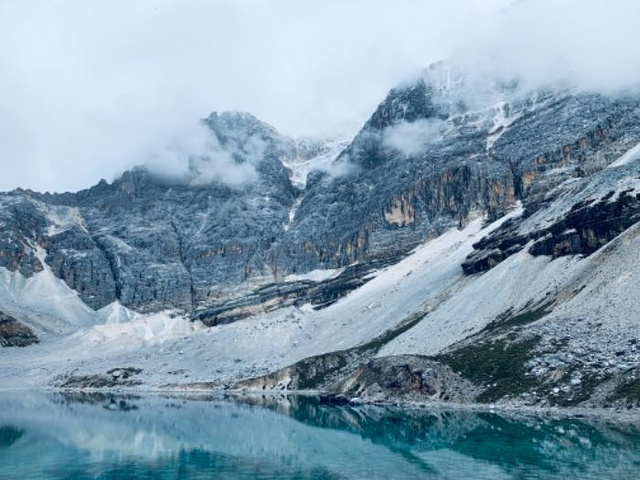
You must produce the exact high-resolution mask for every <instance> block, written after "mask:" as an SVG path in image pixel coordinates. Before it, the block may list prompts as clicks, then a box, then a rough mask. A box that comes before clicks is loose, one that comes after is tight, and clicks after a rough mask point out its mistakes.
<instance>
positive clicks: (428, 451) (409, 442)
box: [0, 394, 640, 480]
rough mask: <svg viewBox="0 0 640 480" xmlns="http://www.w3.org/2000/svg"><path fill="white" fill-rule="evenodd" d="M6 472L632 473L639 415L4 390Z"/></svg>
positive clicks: (277, 475)
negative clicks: (554, 415) (618, 419)
mask: <svg viewBox="0 0 640 480" xmlns="http://www.w3.org/2000/svg"><path fill="white" fill-rule="evenodd" d="M0 402H1V407H0V478H2V479H20V480H25V479H39V480H40V479H68V480H71V479H105V480H106V479H205V478H206V479H294V478H295V479H318V480H320V479H356V478H357V479H367V480H369V479H378V478H379V479H384V478H389V479H416V478H426V479H431V478H433V479H491V480H500V479H563V480H569V479H581V480H589V479H618V478H619V479H635V478H640V431H639V430H638V428H637V427H634V426H630V425H623V424H613V423H607V422H602V421H600V422H596V421H590V420H570V419H551V418H536V417H529V416H523V417H518V418H513V417H502V416H500V415H496V414H489V413H471V412H461V411H427V410H401V409H392V408H381V407H369V406H358V407H352V406H326V405H320V404H318V402H317V401H315V400H314V399H311V398H303V397H289V398H286V399H283V398H281V399H275V398H266V399H262V398H258V397H256V398H250V399H243V400H236V401H233V400H229V399H221V398H217V399H216V398H201V399H192V400H185V399H183V398H163V397H111V396H108V395H107V396H105V395H75V396H68V395H67V396H62V395H60V394H51V395H43V394H40V395H35V394H25V395H0Z"/></svg>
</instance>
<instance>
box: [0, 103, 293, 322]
mask: <svg viewBox="0 0 640 480" xmlns="http://www.w3.org/2000/svg"><path fill="white" fill-rule="evenodd" d="M205 122H206V124H207V125H208V126H209V127H210V128H211V129H212V130H213V131H214V132H215V135H216V136H217V140H218V141H219V143H220V144H221V145H223V146H225V145H228V144H231V143H233V145H232V147H233V149H232V151H233V155H234V159H235V160H236V161H237V162H238V163H242V162H249V161H253V162H255V165H254V166H255V169H256V171H257V179H256V180H255V181H254V182H251V183H250V184H247V185H244V186H242V187H230V186H225V185H222V184H220V183H205V184H198V183H197V182H196V183H189V182H186V181H185V180H184V179H179V181H178V180H176V179H169V178H160V177H157V176H154V175H153V174H152V173H150V172H149V171H147V170H145V169H134V170H132V171H129V172H126V173H125V174H124V175H122V177H120V178H119V179H118V180H116V181H115V182H113V183H112V184H107V183H106V182H101V183H100V184H98V185H96V186H95V187H93V188H91V189H89V190H85V191H82V192H79V193H77V194H64V195H48V194H47V195H39V194H35V193H32V192H21V191H16V192H11V193H9V194H6V195H5V196H4V197H3V202H4V203H5V204H7V203H8V204H10V205H11V208H10V209H4V210H3V215H5V216H6V217H8V220H9V221H11V222H13V223H11V224H10V226H12V225H15V226H14V227H13V229H12V230H4V231H3V233H4V237H3V238H7V240H3V241H4V242H13V243H14V244H17V245H18V247H16V249H15V252H12V250H11V249H9V248H7V249H3V253H4V256H5V259H4V262H3V263H4V266H6V267H8V268H9V269H10V270H15V269H16V268H20V269H21V272H24V273H25V274H26V275H27V276H28V275H29V274H32V273H34V272H37V271H38V270H41V269H42V265H41V264H40V262H39V261H38V259H37V258H35V257H34V253H33V248H32V246H34V245H41V246H42V247H43V248H44V249H45V250H46V262H47V264H49V266H50V267H51V268H52V270H53V272H54V273H55V274H56V275H57V276H59V277H60V278H62V279H63V280H65V281H66V282H67V283H68V284H69V285H70V286H71V287H72V288H75V289H76V290H77V291H78V292H79V294H80V295H81V298H82V299H83V300H84V301H85V302H86V303H87V304H88V305H90V306H92V307H94V308H100V307H102V306H104V305H106V304H108V303H110V302H112V301H114V300H116V299H118V300H120V302H121V303H122V304H124V305H126V306H129V307H132V308H135V309H138V310H143V311H154V310H161V309H165V308H180V309H184V310H187V311H189V310H191V309H192V308H193V306H194V305H195V304H197V303H198V302H202V301H205V300H206V299H207V298H209V297H214V296H216V295H217V294H218V291H219V290H221V289H222V288H223V287H225V286H229V285H236V284H238V283H240V282H242V281H244V280H247V279H249V278H251V277H256V276H258V277H260V276H272V272H271V265H269V260H268V258H267V255H266V253H265V252H267V251H268V249H269V246H270V245H271V244H272V243H273V242H274V241H275V239H276V238H277V236H278V235H279V234H280V232H281V231H282V226H283V225H284V224H285V223H286V221H287V220H288V212H289V209H290V207H291V205H292V204H293V201H294V198H295V195H296V192H295V191H294V189H293V187H292V185H291V183H290V181H289V172H288V171H287V170H286V169H285V167H284V166H283V164H282V162H281V157H283V156H284V155H294V154H295V149H294V148H293V146H292V144H291V143H290V142H289V143H288V142H287V140H286V138H285V137H281V136H279V135H278V134H277V133H276V132H275V131H274V130H273V129H272V128H271V127H269V126H267V125H265V124H263V123H262V122H259V121H258V120H257V119H255V118H254V117H251V116H248V115H242V114H223V115H219V116H218V115H212V116H211V117H209V118H208V119H207V120H206V121H205ZM237 130H241V131H240V132H238V131H237ZM249 144H250V145H249ZM250 149H251V151H249V150H250ZM255 149H260V152H259V155H255V154H254V152H253V150H255ZM230 150H231V148H230ZM243 155H244V157H243Z"/></svg>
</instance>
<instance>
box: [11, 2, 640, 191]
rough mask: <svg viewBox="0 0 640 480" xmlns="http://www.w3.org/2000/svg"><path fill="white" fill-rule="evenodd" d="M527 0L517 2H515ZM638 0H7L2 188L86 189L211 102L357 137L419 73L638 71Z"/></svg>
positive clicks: (307, 129)
mask: <svg viewBox="0 0 640 480" xmlns="http://www.w3.org/2000/svg"><path fill="white" fill-rule="evenodd" d="M514 4H515V5H514ZM639 4H640V2H638V1H636V0H607V1H604V0H529V1H519V2H518V1H514V0H394V1H391V0H386V1H381V0H323V1H318V0H226V1H225V0H209V1H204V0H202V1H198V0H172V1H169V0H136V1H131V0H91V1H83V0H75V1H71V0H67V1H63V0H41V1H38V0H20V1H12V0H0V162H1V163H0V165H1V166H2V171H1V172H0V190H8V189H12V188H15V187H18V186H21V187H24V188H33V189H37V190H42V191H45V190H49V191H64V190H77V189H80V188H85V187H88V186H90V185H92V184H94V183H96V182H97V181H98V180H99V179H100V178H105V179H107V180H109V181H111V180H112V179H113V178H114V176H115V175H117V174H118V173H120V172H122V171H123V170H124V169H125V168H128V167H130V166H132V165H135V164H140V163H145V162H146V161H147V160H148V158H149V156H150V155H154V153H157V152H158V151H159V150H161V149H162V148H164V145H166V144H168V143H171V141H172V139H173V138H174V137H175V136H177V135H180V132H183V131H185V130H187V129H189V128H190V126H191V125H193V124H194V123H195V122H196V121H197V119H198V118H201V117H204V116H207V115H208V114H209V113H210V112H211V111H214V110H218V111H221V110H245V111H249V112H251V113H253V114H255V115H256V116H258V117H259V118H261V119H263V120H265V121H267V122H268V123H271V124H272V125H274V126H275V127H276V128H278V129H279V130H280V131H281V132H283V133H286V134H291V135H316V134H319V135H328V134H333V133H337V132H344V131H351V132H353V131H354V130H355V129H357V127H358V126H360V125H361V124H362V123H363V122H364V121H365V120H366V118H367V117H368V115H369V114H370V113H371V111H372V110H373V109H374V108H375V106H376V105H377V104H378V103H379V102H380V101H381V100H382V98H383V97H384V95H385V94H386V92H387V91H388V90H389V88H391V87H392V86H394V85H395V84H397V83H398V82H400V81H402V80H403V79H405V78H407V77H409V76H411V75H412V74H414V73H415V72H416V71H418V70H419V69H421V68H424V67H426V66H428V65H429V64H430V63H432V62H434V61H438V60H440V59H444V58H452V57H456V58H464V59H466V60H465V61H467V62H469V64H470V65H474V68H476V67H477V68H488V69H490V70H491V69H496V70H497V69H504V70H505V73H506V74H512V73H516V74H520V75H526V76H527V77H530V78H531V79H533V80H532V81H534V82H538V81H543V82H544V81H549V80H553V81H555V80H558V79H560V80H567V79H569V80H571V81H577V82H578V83H581V84H583V85H584V86H585V87H587V88H595V89H606V90H617V89H620V88H626V87H628V86H630V84H631V83H633V82H634V81H637V79H638V78H640V55H639V54H640V34H639V33H638V32H640V28H638V26H637V22H638V19H639V18H640V8H639V7H640V5H639Z"/></svg>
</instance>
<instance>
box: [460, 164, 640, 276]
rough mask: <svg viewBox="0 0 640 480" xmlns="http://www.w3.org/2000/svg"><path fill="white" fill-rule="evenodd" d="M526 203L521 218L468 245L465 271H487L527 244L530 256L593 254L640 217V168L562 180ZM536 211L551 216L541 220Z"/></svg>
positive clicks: (605, 171) (616, 169)
mask: <svg viewBox="0 0 640 480" xmlns="http://www.w3.org/2000/svg"><path fill="white" fill-rule="evenodd" d="M605 186H606V188H603V187H605ZM612 188H613V190H612ZM576 192H577V195H576ZM605 192H606V193H605ZM564 198H572V200H571V202H569V203H567V202H566V201H564V200H563V199H564ZM529 207H530V208H529V211H528V212H526V215H524V216H523V217H522V218H519V219H516V220H513V221H508V222H505V223H504V224H503V225H502V226H501V227H500V228H499V229H497V230H496V231H494V232H493V233H492V234H491V235H489V236H487V237H485V238H483V239H481V240H480V241H478V242H477V243H475V244H474V245H473V247H474V252H473V253H472V254H470V255H469V256H468V257H467V259H466V261H465V262H464V263H463V264H462V269H463V271H464V272H465V273H466V274H474V273H479V272H484V271H487V270H490V269H491V268H493V267H495V266H496V265H498V264H499V263H500V262H502V261H503V260H505V259H506V258H508V257H510V256H511V255H513V254H515V253H517V252H519V251H521V250H523V249H524V248H526V247H527V246H528V252H529V253H530V254H531V255H534V256H540V255H546V256H550V257H552V258H557V257H561V256H566V255H583V256H587V255H590V254H592V253H594V252H595V251H597V250H598V249H600V248H601V247H603V246H604V245H606V244H607V243H609V242H610V241H611V240H613V239H614V238H615V237H617V236H618V235H620V234H621V233H622V232H624V231H625V230H627V229H628V228H629V227H631V226H633V225H635V224H636V223H638V222H639V221H640V167H639V166H638V165H637V164H630V165H626V166H622V167H617V168H608V169H605V170H603V171H602V172H599V173H597V174H595V175H593V177H591V178H585V179H580V180H576V181H574V182H569V183H567V184H564V185H563V186H560V187H559V188H557V189H556V190H555V191H553V192H551V193H550V194H548V195H547V198H545V199H544V200H543V201H541V202H537V201H536V202H530V203H529ZM543 207H544V208H543ZM537 209H542V211H543V212H544V211H545V210H546V209H547V210H550V211H551V212H556V215H555V216H552V217H550V218H551V220H550V221H549V220H547V222H546V223H548V224H541V223H540V222H539V219H538V218H537V217H538V216H537V214H536V212H537Z"/></svg>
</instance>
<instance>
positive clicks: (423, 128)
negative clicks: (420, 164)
mask: <svg viewBox="0 0 640 480" xmlns="http://www.w3.org/2000/svg"><path fill="white" fill-rule="evenodd" d="M441 128H442V121H440V120H417V121H415V122H401V123H399V124H397V125H393V126H390V127H388V128H386V129H385V130H384V132H383V134H382V146H383V147H384V148H389V149H392V150H396V151H399V152H401V153H402V154H404V155H405V156H407V157H411V156H414V155H418V154H420V153H422V152H424V151H425V149H426V148H427V147H428V146H429V145H430V144H431V143H433V142H434V141H435V140H437V138H438V137H439V132H440V129H441Z"/></svg>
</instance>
